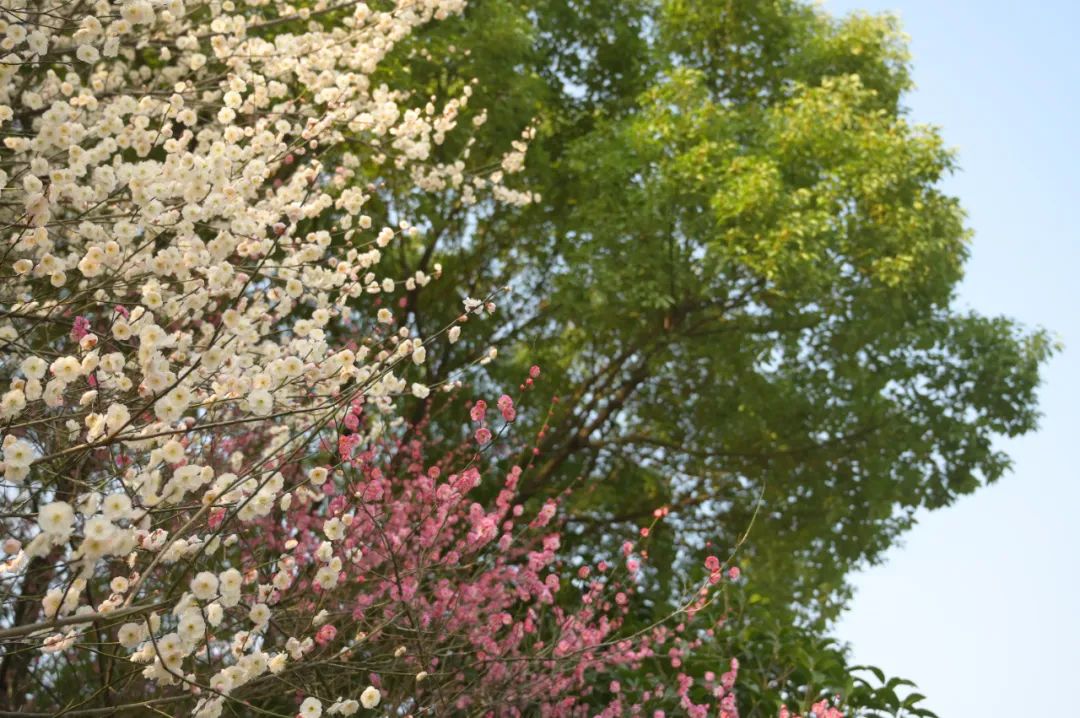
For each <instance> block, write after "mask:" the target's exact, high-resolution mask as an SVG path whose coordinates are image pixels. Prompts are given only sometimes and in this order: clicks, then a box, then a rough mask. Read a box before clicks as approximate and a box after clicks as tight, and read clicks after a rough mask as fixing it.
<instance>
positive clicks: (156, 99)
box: [0, 0, 737, 718]
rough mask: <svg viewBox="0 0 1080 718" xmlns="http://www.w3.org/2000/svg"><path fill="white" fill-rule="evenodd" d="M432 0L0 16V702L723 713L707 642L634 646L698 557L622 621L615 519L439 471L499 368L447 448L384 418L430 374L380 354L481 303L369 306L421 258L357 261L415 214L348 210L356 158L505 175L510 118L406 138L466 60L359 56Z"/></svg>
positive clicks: (152, 6) (30, 709)
mask: <svg viewBox="0 0 1080 718" xmlns="http://www.w3.org/2000/svg"><path fill="white" fill-rule="evenodd" d="M372 5H375V4H374V3H373V4H372ZM462 6H463V3H462V1H461V0H398V1H397V2H396V3H393V4H391V3H382V4H378V6H377V7H372V6H369V5H368V4H365V3H357V2H342V3H340V4H331V3H328V2H316V3H313V4H310V5H304V6H302V7H297V6H292V5H287V4H285V3H275V2H255V1H251V2H248V3H246V4H239V3H234V2H233V1H232V0H224V2H218V1H217V0H215V1H213V2H209V3H184V2H182V0H169V1H167V2H150V1H149V0H125V1H124V2H121V3H110V2H107V1H106V0H101V1H100V2H97V3H87V2H51V1H49V0H42V1H40V2H37V1H27V2H22V3H18V2H14V3H7V4H6V5H5V8H4V9H3V10H2V11H0V33H2V34H3V40H2V41H0V48H2V50H3V52H4V53H5V54H4V56H3V60H2V64H0V122H2V124H0V131H2V132H3V138H4V140H3V149H2V150H0V187H3V195H2V202H0V225H2V232H3V240H2V248H3V256H2V260H0V271H2V272H3V279H4V282H3V284H2V288H0V311H2V316H0V375H2V379H3V381H4V383H5V386H6V389H4V390H3V395H2V399H0V420H2V422H3V424H2V427H0V431H2V442H3V464H2V490H3V493H2V498H0V522H2V524H3V528H4V543H3V551H4V554H5V556H4V563H3V565H2V569H3V573H2V575H0V596H2V597H3V608H2V609H0V642H2V645H3V657H2V659H0V709H2V710H3V711H7V712H9V713H10V712H17V713H19V714H23V715H34V714H37V715H54V714H57V713H61V712H62V713H63V714H64V715H69V716H79V715H104V714H113V713H115V712H117V711H122V710H130V711H140V714H143V713H149V712H167V713H168V714H175V715H180V714H185V713H190V714H192V715H196V716H200V717H201V718H213V717H214V716H217V715H221V714H223V713H224V712H226V711H227V712H228V714H232V715H236V714H244V715H284V716H290V715H297V714H299V715H300V716H304V717H306V718H317V717H318V716H320V715H322V714H324V713H326V714H331V715H351V714H354V713H357V712H358V711H359V710H360V709H361V708H363V709H380V710H383V711H389V712H391V713H394V714H399V715H400V714H406V713H411V714H414V715H424V714H444V713H450V712H461V713H462V714H470V715H471V714H478V713H479V714H483V713H495V714H499V715H519V714H524V713H540V714H543V715H552V716H558V715H584V714H592V713H601V714H604V715H619V714H623V713H624V712H629V713H631V714H640V713H641V712H642V711H644V710H646V708H648V710H650V711H653V710H658V711H660V712H661V713H662V711H663V710H664V709H665V706H666V707H668V708H671V709H675V710H677V711H680V712H686V713H689V714H691V715H705V714H706V712H707V711H709V710H713V712H714V714H715V713H716V712H719V714H720V715H722V716H728V717H731V716H734V715H735V712H736V709H735V703H734V694H733V693H732V687H733V684H734V680H735V674H736V670H737V666H736V665H735V664H734V663H732V664H731V665H730V666H728V665H727V664H726V663H725V668H726V669H729V670H727V672H726V673H724V675H722V676H721V677H720V678H716V677H715V675H714V674H711V673H710V674H708V675H705V676H702V677H697V678H696V680H697V682H696V683H695V677H692V676H689V675H685V674H680V677H679V683H678V685H675V686H670V685H664V684H662V683H660V682H659V681H654V682H653V683H652V684H650V682H649V681H650V679H649V676H650V675H651V673H650V671H649V669H648V666H647V665H646V662H647V661H649V660H655V659H656V658H657V657H658V656H660V655H666V656H667V659H666V660H667V661H669V662H670V664H671V665H672V666H675V667H678V665H679V662H680V661H681V658H680V656H681V655H683V654H684V653H685V652H686V651H689V650H692V649H693V647H694V646H695V645H699V644H700V642H701V641H702V640H705V637H707V636H708V632H709V631H710V630H711V626H707V625H702V626H696V625H695V624H693V623H692V620H691V619H693V618H694V617H695V616H696V615H698V614H699V613H700V611H701V609H702V608H703V607H704V606H707V605H708V604H709V603H710V601H712V600H713V598H714V597H715V596H716V592H717V591H719V590H721V587H722V586H723V585H724V582H723V581H719V580H717V579H718V577H722V575H723V574H722V569H723V567H722V566H721V565H720V563H719V561H718V560H717V559H711V560H710V564H709V567H710V568H709V570H710V572H711V573H710V575H711V580H708V581H703V582H702V584H701V586H697V587H692V588H691V589H690V590H688V591H687V596H686V601H685V603H683V604H681V606H680V607H679V609H678V610H677V611H676V615H677V617H678V619H679V621H680V623H678V624H677V625H675V626H674V627H669V626H668V625H666V624H664V625H655V626H652V627H650V628H649V629H648V630H639V631H635V632H634V633H633V634H629V635H628V634H624V633H620V627H621V625H622V622H623V616H624V615H625V614H626V612H627V611H628V610H630V609H629V606H630V604H631V598H632V596H633V593H634V587H635V581H636V576H637V573H638V571H639V570H640V566H641V561H643V560H644V559H645V558H646V556H645V554H646V553H647V550H643V549H642V548H641V547H640V546H638V545H636V544H634V543H626V544H625V545H624V555H623V556H622V557H619V558H618V561H617V562H616V561H615V560H611V563H610V564H609V563H605V562H604V561H602V560H599V559H594V560H591V561H584V560H583V559H582V557H569V561H567V560H564V558H565V557H561V556H560V554H559V549H560V533H559V530H558V528H557V526H556V525H555V524H552V519H553V517H554V515H555V512H556V503H555V502H548V503H545V504H544V505H543V506H542V507H541V508H540V509H539V511H538V512H533V514H532V515H529V514H527V513H526V510H525V508H524V506H523V505H522V504H520V503H519V502H518V501H517V500H516V497H517V484H518V482H519V480H520V478H521V477H522V475H523V473H524V472H527V471H528V470H529V468H528V467H527V466H526V467H514V468H511V469H510V470H509V471H507V472H506V474H505V477H504V479H503V482H502V485H501V488H499V489H498V490H497V492H494V495H495V498H494V499H493V501H491V502H487V503H480V502H478V501H474V500H472V499H471V498H470V496H471V494H472V493H474V490H475V489H476V488H477V487H478V485H479V484H480V483H481V481H482V475H481V469H484V468H486V467H487V463H486V457H487V456H488V455H489V453H490V451H491V448H492V447H494V446H495V445H496V443H497V437H496V436H495V435H494V434H493V430H494V431H495V432H498V433H502V432H503V430H504V429H505V428H506V427H508V426H509V425H510V424H511V423H512V422H513V421H514V418H515V413H516V408H515V402H514V400H513V399H511V398H510V397H509V396H503V397H501V398H500V399H499V400H498V401H497V402H496V407H495V409H497V412H496V411H494V410H493V411H491V412H489V410H488V408H487V405H486V404H485V403H484V402H482V401H476V402H474V403H473V404H472V405H471V408H470V414H471V416H470V419H471V421H472V422H473V426H472V430H471V431H470V432H469V434H468V436H467V437H466V438H465V439H464V440H463V441H462V442H461V443H460V444H458V445H446V446H439V445H436V446H428V445H427V444H426V443H425V442H424V440H423V438H422V437H423V426H422V425H420V426H414V425H410V424H409V423H408V422H406V421H404V420H403V419H402V417H401V414H400V409H401V407H402V406H403V405H405V404H408V403H410V402H424V401H427V400H428V397H429V394H430V393H431V392H432V391H434V390H448V391H453V390H454V389H457V388H459V387H460V385H461V382H460V381H459V380H456V379H455V378H454V377H442V378H441V379H439V380H438V381H437V382H431V381H426V380H425V381H418V380H417V379H419V378H420V376H419V375H418V374H417V373H416V372H415V370H414V367H416V366H417V365H423V364H424V363H425V361H426V356H427V352H428V350H429V347H430V346H431V345H432V344H436V343H443V342H445V343H453V342H455V341H457V338H458V336H459V334H460V332H461V331H462V326H463V325H465V324H466V323H467V322H469V321H473V320H475V319H480V318H482V317H483V316H485V315H486V314H488V313H490V312H491V311H494V308H495V306H494V303H493V302H492V301H491V298H490V297H488V298H485V299H471V298H466V299H465V300H464V307H463V309H462V310H461V311H460V313H459V314H458V315H457V316H456V318H455V319H454V320H453V321H452V322H450V323H448V324H447V325H446V326H444V327H443V328H442V329H441V330H440V331H438V332H435V333H429V334H428V335H427V336H425V337H424V339H423V340H422V341H421V340H420V339H418V338H417V337H416V336H415V335H413V334H412V333H411V332H410V330H409V328H408V326H406V325H405V324H404V323H402V322H400V321H399V317H398V316H397V315H396V312H398V311H399V310H400V309H401V308H402V307H403V304H402V300H403V299H405V298H406V297H407V296H408V293H409V292H411V291H412V290H413V289H414V288H416V287H419V286H423V285H425V284H427V283H428V282H430V281H432V280H435V279H437V278H438V277H439V275H440V267H439V266H438V265H435V266H434V267H433V270H432V271H431V272H430V273H428V272H416V273H414V274H411V275H410V276H385V275H384V274H380V272H379V263H380V259H381V258H382V254H383V252H384V251H388V250H387V248H388V247H390V246H391V245H393V243H400V242H404V241H407V240H408V238H409V237H411V236H413V235H416V234H418V233H421V232H422V228H421V227H418V226H414V225H413V224H411V223H410V221H409V219H408V218H407V217H398V218H396V221H395V222H393V223H391V224H387V225H386V226H378V225H377V224H376V223H375V222H373V220H372V219H371V217H370V216H369V215H368V214H365V204H366V203H367V202H368V201H369V200H370V199H371V196H372V193H374V192H375V191H376V189H377V180H378V176H379V171H380V169H379V168H380V167H393V168H394V170H395V171H397V172H402V171H405V172H408V173H409V176H410V177H411V178H412V186H411V187H410V188H409V189H408V191H409V192H412V193H422V192H426V191H432V190H438V191H444V192H445V191H447V190H448V189H449V190H450V191H453V192H455V193H456V195H457V197H458V201H460V202H461V203H463V204H465V205H469V204H471V203H474V202H477V201H478V200H479V199H480V198H482V197H486V198H488V201H492V202H498V203H505V204H512V205H520V204H525V203H528V202H529V201H530V200H531V199H532V196H531V195H530V194H529V193H527V192H522V191H518V190H515V189H513V188H511V187H510V186H508V185H507V184H506V183H505V180H506V177H508V176H509V175H512V174H514V173H515V172H517V171H519V170H520V169H521V168H522V166H523V164H522V163H523V160H524V155H525V151H526V146H527V141H528V140H529V139H530V137H531V135H532V131H531V129H529V128H526V129H525V130H524V131H523V132H522V136H521V140H520V141H518V142H514V143H513V144H512V145H511V146H510V147H509V148H508V150H507V152H506V153H505V154H504V155H503V156H502V159H501V162H499V164H498V166H495V167H487V168H477V169H470V168H469V165H468V161H469V147H470V144H471V140H469V139H466V140H465V141H464V142H462V147H463V149H462V151H461V153H460V157H458V158H457V159H456V160H455V161H453V162H449V163H446V162H434V161H432V159H431V158H432V148H433V147H435V146H438V145H440V144H441V143H442V142H443V141H444V139H445V138H446V137H447V136H448V135H449V134H450V133H455V132H459V133H460V132H463V130H459V129H458V128H457V118H458V115H459V112H460V111H461V109H462V108H463V107H465V106H466V104H467V103H468V101H469V97H470V95H471V88H470V87H469V86H466V87H464V88H462V90H461V92H460V93H457V94H455V95H454V96H450V97H433V98H416V97H413V96H410V95H409V94H408V93H405V92H402V91H398V90H395V89H394V88H392V87H388V86H386V85H385V84H381V83H379V82H377V81H376V79H375V78H376V77H377V72H378V68H379V65H380V61H381V60H382V59H383V58H384V57H385V56H386V55H387V53H389V52H390V51H391V50H392V49H393V48H394V47H395V45H396V44H398V43H399V42H401V41H402V40H403V39H404V38H406V37H407V36H408V35H409V34H410V33H411V32H412V31H413V30H414V29H415V28H417V27H419V26H420V25H422V24H424V23H428V22H430V21H433V20H439V19H442V18H444V17H446V16H448V15H451V14H454V13H458V12H460V11H461V10H462ZM472 124H473V127H472V128H471V129H468V130H467V131H465V132H466V134H468V133H469V132H476V131H477V129H476V128H478V127H479V126H480V125H481V124H482V123H481V122H475V123H472ZM358 148H359V149H358ZM331 328H332V329H333V330H334V331H333V332H330V331H329V329H331ZM345 335H349V336H351V339H349V340H348V341H347V343H346V344H345V345H338V344H336V343H334V342H335V341H337V339H335V338H337V337H341V336H345ZM493 356H494V352H485V353H483V354H481V355H480V356H477V357H476V358H475V359H476V361H477V362H487V361H490V360H491V359H492V358H493ZM537 375H538V370H534V371H533V372H532V373H531V375H530V376H529V377H528V378H527V379H526V381H525V383H524V384H523V385H522V386H523V388H525V389H527V388H529V387H531V386H533V382H534V380H535V379H536V377H537ZM496 415H498V416H499V417H501V421H497V422H489V417H490V416H496ZM463 419H464V417H463ZM492 481H494V480H493V479H492V478H490V477H489V479H488V482H489V483H490V482H492ZM489 493H490V492H489ZM659 516H662V512H661V514H660V515H658V518H659ZM571 563H572V564H574V565H571ZM616 565H618V570H615V568H614V567H615V566H616ZM620 675H632V676H633V677H634V680H633V681H628V682H626V683H625V684H624V683H623V682H621V681H620V680H619V676H620ZM598 679H599V683H598V682H597V681H598ZM597 686H599V687H597Z"/></svg>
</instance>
